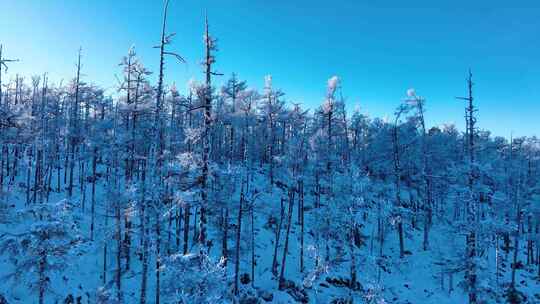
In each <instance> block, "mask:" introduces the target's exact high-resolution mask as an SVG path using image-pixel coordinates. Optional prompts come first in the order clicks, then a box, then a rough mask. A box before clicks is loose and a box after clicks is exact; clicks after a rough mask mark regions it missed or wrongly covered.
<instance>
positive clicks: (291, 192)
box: [279, 188, 294, 289]
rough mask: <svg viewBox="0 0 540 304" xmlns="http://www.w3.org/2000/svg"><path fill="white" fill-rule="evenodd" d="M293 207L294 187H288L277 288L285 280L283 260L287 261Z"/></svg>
mask: <svg viewBox="0 0 540 304" xmlns="http://www.w3.org/2000/svg"><path fill="white" fill-rule="evenodd" d="M293 207H294V188H292V189H289V213H288V215H287V232H286V233H285V245H284V246H283V256H282V258H281V272H280V274H279V289H281V288H282V287H283V286H282V284H283V283H284V280H285V262H286V261H287V251H288V250H289V233H290V231H291V222H292V213H293Z"/></svg>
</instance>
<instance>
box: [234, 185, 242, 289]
mask: <svg viewBox="0 0 540 304" xmlns="http://www.w3.org/2000/svg"><path fill="white" fill-rule="evenodd" d="M243 203H244V183H242V190H241V192H240V206H239V207H238V220H237V224H236V251H235V261H234V294H235V295H238V277H239V273H240V242H241V238H240V237H241V233H242V208H243Z"/></svg>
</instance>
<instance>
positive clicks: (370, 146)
mask: <svg viewBox="0 0 540 304" xmlns="http://www.w3.org/2000/svg"><path fill="white" fill-rule="evenodd" d="M167 2H168V1H166V3H165V7H164V11H163V12H164V14H163V20H162V21H161V22H162V28H161V29H160V30H161V37H160V44H159V45H158V48H157V50H156V53H155V54H156V56H155V60H156V61H158V62H159V69H158V70H156V71H149V70H148V69H147V68H145V66H144V63H143V62H142V61H141V60H140V59H139V58H138V56H137V52H136V49H135V47H131V48H129V50H127V51H126V55H125V56H124V57H123V58H118V61H119V62H120V64H119V67H118V71H111V73H118V74H119V75H121V76H120V77H118V83H117V84H115V85H116V89H117V93H116V94H115V95H114V96H109V95H107V94H106V93H105V90H104V89H103V88H100V87H99V86H96V85H93V84H92V81H91V79H90V77H89V76H86V75H84V59H85V58H84V50H83V49H81V50H79V52H78V54H76V53H75V52H74V54H73V60H74V61H76V62H77V66H76V69H74V71H73V77H72V79H71V80H69V81H66V82H53V81H50V80H49V79H48V74H47V73H46V72H47V71H39V73H41V74H39V75H34V76H32V75H26V77H24V76H21V75H19V74H17V63H18V61H19V60H21V61H23V60H24V57H23V56H24V54H20V55H19V54H10V53H9V45H3V46H1V47H0V146H1V147H0V277H1V278H2V280H1V281H0V303H2V304H7V303H10V304H12V303H39V304H43V303H64V304H69V303H72V304H75V303H77V304H79V303H140V304H145V303H155V304H160V303H183V304H187V303H242V304H257V303H333V304H338V303H372V304H375V303H376V304H383V303H402V304H405V303H409V304H413V303H440V304H443V303H540V285H539V283H540V187H539V186H540V182H539V180H540V141H539V139H538V138H536V137H514V138H504V137H496V136H492V135H491V134H490V132H489V131H488V130H484V129H482V121H481V120H477V118H478V115H477V114H478V111H489V110H490V109H482V108H477V106H476V99H475V98H482V97H481V96H475V90H474V89H475V86H474V84H475V81H478V82H480V81H481V79H476V78H474V75H473V73H472V72H471V71H467V70H465V71H464V73H463V76H464V77H463V79H464V81H463V91H462V92H455V94H456V96H462V97H457V100H456V102H455V105H454V106H455V107H462V108H463V109H464V110H463V121H461V122H458V123H457V124H456V125H453V124H443V125H441V126H438V127H430V126H428V125H427V123H426V116H427V115H429V111H428V110H426V109H429V104H430V103H429V96H426V97H423V96H421V94H420V92H421V91H420V90H419V91H418V92H417V91H416V90H415V89H408V88H404V90H403V98H402V99H401V100H398V101H396V104H395V106H396V108H395V111H394V113H393V116H391V117H387V118H384V119H382V118H376V117H369V116H368V115H366V114H362V112H361V111H359V110H352V111H347V109H349V107H347V106H346V103H347V99H346V98H345V97H343V96H344V93H343V91H346V88H344V87H342V85H341V80H340V78H339V76H333V77H329V79H328V82H327V84H326V96H321V100H323V102H322V103H321V104H320V106H318V107H317V108H314V109H309V108H307V107H303V105H301V104H298V103H294V100H289V99H288V98H287V95H286V94H285V93H286V92H283V91H282V90H280V89H279V88H277V87H275V86H274V85H273V83H272V76H271V75H267V76H264V75H261V82H262V81H263V80H264V89H262V90H260V91H258V90H255V89H251V88H249V87H248V84H247V83H246V81H243V80H242V79H241V78H240V77H239V76H237V75H236V74H235V73H234V72H235V71H219V72H218V71H216V70H215V69H214V64H215V62H216V60H219V52H218V45H217V40H216V39H215V37H213V36H212V34H211V29H212V27H211V24H210V26H209V21H208V19H206V20H201V23H203V22H204V23H205V32H204V33H201V35H203V37H204V39H203V43H204V49H205V52H204V53H203V54H201V56H200V57H201V58H202V62H203V64H202V75H203V79H204V81H200V82H199V81H191V82H190V83H189V84H188V86H187V89H182V88H179V87H176V86H175V85H173V83H174V79H172V78H170V77H169V76H168V75H167V73H166V67H167V66H168V65H177V64H182V62H183V61H184V58H183V57H182V55H181V53H176V51H175V50H174V49H176V48H175V47H174V48H173V47H172V46H171V43H172V42H173V40H176V41H177V40H178V39H179V38H178V37H174V34H173V32H172V31H171V30H170V29H169V28H168V27H167V5H168V3H167ZM186 43H198V42H196V41H195V42H186ZM126 49H127V47H126ZM8 55H9V56H8ZM19 57H22V58H19ZM68 60H69V59H68ZM329 73H331V71H329ZM151 74H153V75H155V76H156V79H157V82H156V83H153V82H152V81H150V80H149V79H150V75H151ZM329 76H331V74H330V75H329ZM216 77H221V78H224V79H228V80H227V81H226V82H225V83H226V84H225V85H224V86H220V87H218V86H216V85H215V79H216ZM324 85H325V84H324V83H323V84H321V87H324Z"/></svg>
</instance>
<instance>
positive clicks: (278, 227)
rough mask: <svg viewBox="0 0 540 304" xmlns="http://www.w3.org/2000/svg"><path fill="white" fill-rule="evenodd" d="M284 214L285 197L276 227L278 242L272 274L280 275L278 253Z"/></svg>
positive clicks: (281, 203)
mask: <svg viewBox="0 0 540 304" xmlns="http://www.w3.org/2000/svg"><path fill="white" fill-rule="evenodd" d="M284 216H285V206H284V198H281V200H280V217H279V224H278V225H277V227H276V242H275V244H274V257H273V259H272V274H273V275H274V276H277V275H278V262H277V254H278V247H279V239H280V236H281V227H282V226H283V218H284Z"/></svg>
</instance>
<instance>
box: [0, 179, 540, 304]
mask: <svg viewBox="0 0 540 304" xmlns="http://www.w3.org/2000/svg"><path fill="white" fill-rule="evenodd" d="M268 184H269V182H268V180H267V179H266V175H263V174H259V175H257V176H256V178H255V181H254V184H253V186H254V187H257V188H259V189H264V190H265V191H264V192H263V195H261V196H259V197H258V198H257V200H256V202H255V208H254V210H255V213H254V227H253V231H254V233H255V244H256V245H255V258H256V265H255V278H254V279H255V280H254V282H253V286H254V287H252V286H251V282H250V283H248V284H242V285H241V293H243V294H249V293H251V294H257V293H259V294H261V292H262V291H265V292H266V293H267V295H269V294H270V293H271V294H272V297H273V299H272V300H271V301H270V302H271V303H295V302H296V301H295V299H294V298H293V297H292V296H291V294H290V293H289V292H286V291H280V290H278V281H277V279H276V278H275V276H274V275H273V274H272V271H271V268H272V258H273V254H274V241H275V232H274V231H273V229H271V228H270V227H269V226H268V220H269V218H270V216H271V215H274V216H276V215H279V210H280V209H279V208H280V207H279V205H280V203H279V202H280V198H281V196H282V195H283V194H282V192H281V190H280V189H279V188H274V189H272V191H268V186H267V185H268ZM98 185H99V187H98V189H97V197H98V199H97V204H98V208H96V210H99V211H98V213H97V223H98V225H97V227H98V228H97V231H96V236H97V237H96V238H95V240H94V241H90V240H89V237H88V236H89V225H90V212H89V208H90V207H89V199H88V197H87V199H86V206H85V209H84V210H83V209H82V206H81V205H80V204H79V206H78V207H77V208H76V209H75V210H76V211H75V212H76V219H77V221H78V222H79V225H80V232H81V234H82V235H83V237H84V239H85V242H84V243H83V246H81V247H80V248H79V250H78V251H77V253H76V254H74V255H71V256H69V257H68V260H67V261H66V262H67V265H68V266H67V267H66V268H64V269H59V270H58V271H56V272H55V274H54V275H53V276H51V277H50V280H51V284H50V287H51V288H50V291H49V292H48V293H47V296H46V301H45V303H64V299H65V298H66V297H67V296H68V295H69V294H71V295H73V296H74V297H75V298H77V297H82V303H96V294H97V290H98V289H99V288H100V287H102V286H104V285H105V286H110V285H112V284H113V283H112V280H113V278H114V271H115V267H116V266H115V252H116V247H115V243H114V240H113V234H112V233H113V232H112V226H113V221H114V219H113V218H107V217H106V216H105V214H103V210H104V204H105V203H106V201H105V194H104V191H105V190H104V181H101V182H100V183H98ZM4 187H6V186H4ZM4 190H6V194H7V195H6V196H5V198H4V199H5V201H6V202H7V206H8V209H9V210H8V211H9V214H10V216H9V217H8V218H6V219H3V220H2V223H1V224H0V234H1V233H2V232H6V231H7V232H9V233H12V234H16V233H18V232H20V231H25V229H28V227H29V225H31V221H28V220H27V219H26V220H25V219H23V218H20V217H18V216H17V212H16V210H18V209H20V208H23V207H24V206H25V200H26V197H25V188H24V184H21V183H19V184H14V185H10V186H7V189H6V188H5V189H4ZM87 191H88V190H87ZM65 197H66V193H65V192H61V193H55V192H51V197H50V200H51V201H55V200H56V201H58V200H61V199H65ZM233 197H234V198H235V199H236V200H237V199H238V197H239V196H238V195H234V196H233ZM73 201H75V202H80V201H81V196H80V194H79V193H78V192H77V194H76V195H75V196H74V197H73ZM313 204H314V197H313V196H312V195H306V201H305V227H306V229H305V252H304V261H305V270H304V272H303V273H302V272H300V266H299V265H300V260H299V257H300V241H299V235H300V223H299V222H298V214H297V211H298V210H297V205H296V204H295V206H294V213H293V216H292V219H293V222H292V225H291V231H290V239H289V254H288V256H287V261H286V269H285V277H286V278H287V279H288V280H291V281H293V282H294V283H295V285H296V286H299V287H300V289H303V290H305V291H306V292H307V297H308V299H309V303H341V302H338V299H346V298H347V297H348V296H350V295H352V296H353V298H354V299H355V303H378V304H382V303H396V304H405V303H411V304H413V303H414V304H416V303H437V304H456V303H467V294H466V292H465V291H464V290H463V288H462V287H461V285H462V284H461V282H462V281H463V280H464V272H463V271H459V270H457V271H455V273H454V274H453V275H450V274H449V273H448V272H447V271H445V270H444V269H447V267H443V266H447V265H445V263H447V262H446V260H445V258H451V256H452V254H456V255H459V254H462V253H460V252H459V251H455V250H454V248H461V247H464V244H465V237H464V236H463V238H462V239H455V238H454V237H448V236H449V235H455V234H450V233H448V232H447V231H445V230H443V229H440V228H437V227H445V225H434V228H433V229H432V231H431V232H430V249H429V250H427V251H424V250H423V249H422V240H423V231H422V229H420V228H412V227H411V225H410V222H409V223H406V226H407V229H406V231H407V233H406V239H405V247H406V250H407V251H408V254H407V255H406V256H405V257H403V258H400V257H399V246H398V238H397V233H396V231H395V229H394V228H393V227H392V226H391V224H390V223H386V225H385V227H386V232H385V241H384V248H383V250H382V253H383V254H382V256H380V255H379V252H380V247H379V241H378V240H376V239H373V238H374V237H375V235H376V233H375V231H376V225H377V222H376V215H375V214H374V212H372V211H370V210H368V211H367V219H366V220H365V221H364V222H363V223H362V226H361V234H362V236H363V245H362V246H361V247H360V248H355V257H356V271H357V278H358V281H359V283H360V286H361V288H359V289H358V290H355V291H352V290H351V289H350V288H348V287H347V286H342V285H344V284H343V282H345V281H346V280H348V279H349V278H350V256H349V254H348V249H347V245H346V244H339V243H335V242H330V243H329V246H330V252H331V256H332V259H331V261H329V262H328V263H326V262H325V261H324V258H323V256H324V253H323V252H322V251H324V250H317V249H316V248H323V249H324V242H321V241H319V242H317V241H316V239H315V237H314V234H313V231H312V227H316V225H317V223H316V222H315V219H314V218H315V217H314V216H313V209H312V207H313ZM285 210H287V209H285ZM229 216H230V223H231V224H232V223H236V218H237V215H236V212H231V213H230V215H229ZM135 217H136V216H135ZM194 218H195V217H194V216H191V219H194ZM250 220H251V219H250V217H249V213H246V216H245V218H244V224H243V227H242V228H243V231H242V239H243V243H242V259H241V263H240V273H241V274H243V273H247V274H250V276H251V247H250V237H251V236H250V232H251V222H250ZM437 220H438V219H437V218H436V217H435V221H437ZM105 221H108V226H110V227H109V228H110V229H105ZM419 222H420V220H419ZM418 225H421V223H420V224H418ZM216 226H217V225H215V223H213V222H212V221H211V222H210V224H209V228H210V230H209V238H210V239H213V240H214V241H213V244H214V245H213V246H212V247H211V249H210V256H212V257H214V258H215V259H217V260H219V256H220V255H221V239H220V237H221V231H219V230H217V229H216ZM234 226H235V225H231V230H230V231H229V236H230V237H229V249H234V245H235V242H236V240H235V235H234ZM134 229H135V231H134V233H133V236H134V239H133V241H132V250H131V253H132V256H131V267H130V270H128V271H125V272H124V273H123V275H122V288H123V290H124V302H125V303H138V302H139V292H140V291H139V287H140V280H141V279H140V275H141V261H140V259H139V256H138V254H137V253H138V252H140V249H141V248H140V246H139V244H140V240H139V239H138V234H137V228H134ZM163 229H164V234H163V239H164V240H165V241H166V240H167V238H168V235H167V223H166V222H165V223H164V226H163ZM173 233H174V229H173ZM338 233H346V232H338ZM191 235H192V233H190V237H191ZM172 238H173V239H174V238H175V236H174V235H173V236H172ZM283 241H284V234H283V235H282V237H281V241H280V248H279V251H278V257H279V262H280V263H281V257H282V255H281V253H282V250H283V249H282V247H281V246H282V245H283ZM172 243H174V242H172ZM104 244H107V245H108V246H107V247H108V248H107V250H108V254H107V259H106V265H104V263H103V262H104V259H103V255H104ZM173 245H174V244H173ZM171 250H172V251H173V252H175V250H176V248H174V246H173V247H172V248H171ZM340 252H342V253H343V254H340ZM445 253H446V255H447V256H448V257H447V256H445ZM230 256H232V257H234V256H233V250H231V255H230ZM317 256H319V257H322V258H321V259H320V261H322V262H320V263H322V264H319V266H323V267H319V268H318V269H319V270H321V269H322V271H321V272H320V273H318V275H317V276H316V277H315V278H314V280H313V284H312V285H311V286H310V287H307V285H306V284H307V282H308V281H309V278H311V276H310V274H314V273H315V272H314V271H316V270H317V268H316V267H315V257H317ZM501 256H502V258H503V262H502V264H503V266H502V268H501V273H502V275H501V277H500V278H499V282H500V283H499V285H500V292H499V294H494V295H493V296H492V297H491V298H490V299H489V301H488V303H497V302H500V303H504V302H505V299H504V298H502V295H503V294H504V290H505V289H506V288H507V286H508V282H509V281H510V273H511V270H510V266H509V265H510V262H508V261H510V254H505V253H504V252H503V253H502V254H501ZM8 258H9V257H8V256H5V255H3V256H2V260H0V277H2V278H4V277H5V276H6V275H7V274H8V273H11V272H12V271H13V266H12V264H11V263H10V262H9V261H8ZM494 259H495V257H494V256H493V257H491V256H490V257H488V263H487V264H488V267H495V266H494V265H495V261H494ZM154 264H155V255H153V254H152V255H151V260H150V265H151V266H150V270H153V265H154ZM233 265H234V263H233V261H232V259H231V260H230V263H229V266H228V270H227V271H228V275H230V277H231V280H229V282H232V278H233V277H234V276H233V275H234V267H233ZM104 267H105V268H106V269H107V272H106V276H107V277H106V278H105V280H104V278H103V273H104V272H103V270H104ZM451 277H452V278H451ZM32 278H34V279H35V276H32V274H24V276H23V279H22V281H19V282H14V281H13V280H7V279H2V281H0V294H2V295H3V296H4V297H5V298H6V299H7V301H8V303H37V296H36V294H35V290H31V286H32V285H31V280H32ZM250 279H253V278H251V277H250ZM495 279H496V278H494V277H493V278H485V280H495ZM104 281H105V284H104ZM516 281H517V289H518V290H519V291H520V292H522V293H523V294H524V295H525V296H526V297H527V303H540V285H539V281H538V278H537V277H536V272H535V268H534V267H532V266H531V267H528V266H524V268H523V269H520V270H519V271H518V272H517V280H516ZM304 285H306V288H304V287H303V286H304ZM451 285H452V286H453V290H450V289H451ZM230 288H232V285H231V286H230ZM154 292H155V273H154V272H153V271H149V277H148V299H149V300H148V303H152V302H153V299H154ZM497 299H498V300H497ZM332 301H334V302H332ZM261 302H263V301H262V300H261Z"/></svg>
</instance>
